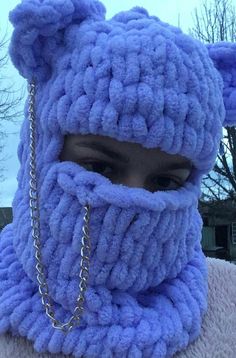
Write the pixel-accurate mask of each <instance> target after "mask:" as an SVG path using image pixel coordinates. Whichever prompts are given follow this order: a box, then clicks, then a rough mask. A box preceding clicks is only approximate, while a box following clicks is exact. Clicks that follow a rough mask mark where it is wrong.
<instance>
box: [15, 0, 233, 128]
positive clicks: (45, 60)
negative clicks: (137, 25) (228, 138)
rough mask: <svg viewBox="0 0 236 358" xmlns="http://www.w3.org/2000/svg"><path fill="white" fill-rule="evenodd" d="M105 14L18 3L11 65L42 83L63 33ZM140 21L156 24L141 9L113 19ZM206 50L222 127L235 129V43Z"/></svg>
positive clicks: (56, 2)
mask: <svg viewBox="0 0 236 358" xmlns="http://www.w3.org/2000/svg"><path fill="white" fill-rule="evenodd" d="M105 14H106V9H105V7H104V5H103V4H102V3H101V2H100V1H96V0H22V2H21V3H20V4H19V5H17V6H16V8H15V9H14V10H12V11H11V12H10V14H9V19H10V21H11V23H12V24H13V26H14V31H13V35H12V39H11V43H10V47H9V53H10V56H11V59H12V62H13V63H14V65H15V67H16V68H17V69H18V70H19V72H20V74H21V75H22V76H23V77H25V78H26V79H27V80H29V81H30V80H31V79H32V78H35V79H36V81H39V82H40V81H46V80H47V79H48V78H49V77H50V73H51V65H52V63H53V60H54V56H55V52H56V51H57V50H58V48H59V47H60V46H62V45H63V42H64V38H65V33H66V29H68V27H69V26H71V25H79V24H80V23H82V22H83V21H84V20H92V21H93V20H94V21H97V20H105ZM142 18H155V19H156V20H158V21H160V20H159V19H158V18H156V17H150V16H149V14H148V12H147V11H146V10H145V9H143V8H141V7H135V8H133V9H131V10H130V11H129V12H123V13H122V12H121V13H120V14H118V15H116V16H115V17H114V18H113V19H115V20H116V21H119V22H123V23H127V22H128V21H129V20H136V19H142ZM163 25H164V26H165V27H168V25H167V24H163ZM171 29H172V30H174V32H175V33H176V36H182V33H181V32H180V31H179V30H178V29H177V28H174V27H171ZM200 46H202V45H200ZM206 47H207V49H208V53H209V56H210V58H211V59H212V61H213V63H214V65H215V67H216V69H217V70H218V72H219V73H220V74H221V77H222V79H223V87H224V89H223V97H224V104H225V109H226V116H225V121H224V123H223V126H225V127H226V126H233V125H236V43H230V42H219V43H215V44H208V45H206Z"/></svg>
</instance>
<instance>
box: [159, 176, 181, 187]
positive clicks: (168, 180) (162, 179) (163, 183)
mask: <svg viewBox="0 0 236 358" xmlns="http://www.w3.org/2000/svg"><path fill="white" fill-rule="evenodd" d="M152 185H153V187H154V188H155V190H175V189H178V188H180V187H181V186H182V185H183V182H182V180H181V179H180V178H173V177H170V176H164V175H158V176H156V177H154V178H153V179H152Z"/></svg>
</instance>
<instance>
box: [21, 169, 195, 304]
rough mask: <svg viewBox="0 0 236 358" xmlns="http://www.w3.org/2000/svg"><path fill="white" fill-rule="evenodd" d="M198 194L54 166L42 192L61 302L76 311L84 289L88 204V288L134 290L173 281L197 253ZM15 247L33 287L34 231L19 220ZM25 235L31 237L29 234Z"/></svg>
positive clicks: (44, 235)
mask: <svg viewBox="0 0 236 358" xmlns="http://www.w3.org/2000/svg"><path fill="white" fill-rule="evenodd" d="M197 192H198V189H197V188H196V187H195V186H194V184H193V183H191V182H188V183H186V185H185V187H183V188H181V189H180V190H179V191H177V192H175V191H172V192H168V193H164V192H163V193H161V192H156V193H149V192H148V191H146V190H142V189H135V188H133V189H131V188H127V187H125V186H123V185H113V184H112V183H111V182H110V181H109V180H108V179H106V178H105V177H103V176H101V175H100V174H97V173H91V172H87V171H86V170H84V169H83V168H81V167H80V166H78V165H77V164H74V163H60V164H54V165H52V167H51V168H50V170H49V171H48V173H47V174H46V176H45V178H44V181H43V184H42V189H41V191H40V202H41V206H40V215H41V241H42V257H43V261H44V265H45V267H47V272H48V279H47V280H48V283H49V287H50V291H51V292H52V294H53V298H54V300H55V301H56V302H59V303H60V304H61V305H62V306H64V307H65V308H66V309H68V308H70V309H71V310H72V308H73V306H74V305H75V301H76V298H77V296H78V292H79V286H78V284H79V278H78V273H79V271H80V260H81V254H80V252H81V237H82V227H83V224H84V222H83V217H84V205H85V204H89V205H90V206H91V215H90V222H89V230H90V237H91V266H90V273H89V286H90V287H95V286H100V285H101V286H104V287H106V288H107V289H108V290H111V291H112V290H121V291H127V290H128V291H130V292H132V293H133V294H135V295H136V293H137V292H140V291H145V290H147V289H149V288H151V287H156V286H158V285H159V284H160V283H161V282H162V281H163V280H164V279H165V278H167V277H168V278H169V279H172V278H174V277H176V276H177V275H178V274H179V273H180V272H181V270H182V269H183V268H184V267H185V265H186V264H187V263H188V262H189V260H191V259H192V258H193V256H194V253H195V250H196V249H197V248H199V244H200V238H201V223H202V222H201V219H200V216H199V213H198V211H197V197H198V196H197ZM18 219H19V221H18V225H17V236H16V237H15V240H14V244H15V248H16V253H17V255H18V257H19V260H20V262H21V264H22V266H23V268H24V270H25V272H27V274H28V275H29V277H30V278H31V279H32V281H34V282H36V277H35V263H34V260H32V245H31V237H30V236H31V235H30V234H31V229H30V222H29V223H28V225H27V226H28V229H26V224H24V225H23V221H25V215H23V216H21V217H19V218H18ZM26 232H27V233H28V235H29V236H28V235H25V234H26Z"/></svg>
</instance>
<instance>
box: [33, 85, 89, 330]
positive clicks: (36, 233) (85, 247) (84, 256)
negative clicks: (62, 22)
mask: <svg viewBox="0 0 236 358" xmlns="http://www.w3.org/2000/svg"><path fill="white" fill-rule="evenodd" d="M35 92H36V85H35V83H34V81H32V82H31V83H28V93H29V111H28V113H29V122H30V190H29V196H30V216H31V227H32V238H33V245H34V248H35V259H36V266H35V267H36V271H37V281H38V285H39V293H40V296H41V301H42V304H43V306H44V308H45V312H46V315H47V316H48V317H49V319H50V320H51V322H52V326H53V327H54V328H55V329H59V330H62V331H63V332H65V333H68V332H69V331H71V329H72V328H73V326H74V325H75V324H76V323H77V324H79V323H80V319H81V315H82V313H83V310H84V301H85V297H84V296H85V291H86V289H87V281H88V277H89V264H90V251H91V244H90V237H89V218H90V205H88V204H87V205H85V206H84V209H85V215H84V218H83V219H84V225H83V228H82V231H83V236H82V240H81V241H82V245H81V261H80V273H79V277H80V283H79V287H80V293H79V296H78V298H77V300H76V307H75V309H74V312H73V315H72V316H71V318H70V319H69V321H68V322H66V323H61V322H59V321H58V320H57V319H56V318H55V311H54V308H53V304H52V299H51V297H50V295H49V289H48V284H47V282H46V275H45V270H44V266H43V263H42V254H41V243H40V215H39V197H38V191H37V177H36V115H35Z"/></svg>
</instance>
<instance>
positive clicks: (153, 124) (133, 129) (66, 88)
mask: <svg viewBox="0 0 236 358" xmlns="http://www.w3.org/2000/svg"><path fill="white" fill-rule="evenodd" d="M39 3H40V5H39ZM85 4H86V5H85ZM91 4H92V3H91V1H89V2H85V1H80V0H66V1H64V0H63V1H56V0H50V1H49V0H45V1H40V2H39V1H35V0H33V1H28V0H25V1H24V2H23V3H22V5H19V6H18V8H17V9H16V10H14V11H13V12H12V13H11V16H10V20H11V21H12V22H13V25H14V26H15V30H14V33H13V38H12V42H11V46H10V54H11V57H12V59H13V62H14V64H15V65H16V66H17V68H18V69H19V71H20V73H21V74H22V75H23V76H25V77H26V78H27V79H31V78H32V77H35V78H36V80H37V83H39V85H40V87H39V88H38V102H37V107H38V119H39V120H40V122H41V126H42V129H43V130H44V131H46V132H47V133H51V132H52V133H54V134H55V133H60V134H65V133H68V132H69V133H82V134H86V133H93V134H100V135H107V136H111V137H115V138H116V139H119V140H127V141H130V142H136V143H141V144H142V145H143V146H145V147H148V148H150V147H153V148H155V147H160V148H161V149H162V150H163V151H166V152H168V153H171V154H172V153H173V154H174V153H178V154H181V155H183V156H186V157H187V158H189V159H191V160H192V162H193V163H194V165H195V166H196V167H197V168H199V169H201V170H203V171H208V170H209V169H210V168H211V167H212V166H213V164H214V161H215V156H216V152H217V149H218V145H219V141H220V138H221V135H222V133H221V132H222V131H221V129H222V122H223V120H224V114H225V111H224V106H223V99H222V80H221V78H220V76H219V74H218V72H217V71H216V69H215V67H214V66H213V63H212V61H211V60H210V58H209V56H208V52H207V49H206V47H205V46H203V45H202V44H201V43H200V42H198V41H196V40H193V39H191V38H190V37H188V36H186V35H184V34H183V33H182V32H181V31H180V29H178V28H175V27H173V26H170V25H167V24H164V23H163V22H161V21H160V20H159V19H158V18H156V17H151V16H149V15H148V13H147V12H146V10H144V9H142V8H134V9H133V10H131V11H128V12H123V13H120V14H118V15H116V16H115V17H114V18H113V19H111V20H110V21H105V20H103V19H102V17H103V16H104V13H103V8H102V7H101V9H100V7H99V6H97V8H98V9H100V10H101V11H100V18H101V19H99V20H95V19H93V18H92V14H93V16H95V15H96V16H97V17H99V14H98V13H97V12H95V11H94V7H95V5H94V6H92V5H91ZM96 4H97V3H96ZM85 8H86V10H85ZM91 12H92V14H90V13H91ZM82 15H84V16H82ZM89 15H90V16H89ZM86 16H88V17H89V18H88V19H87V20H85V18H86ZM82 19H84V21H82V23H80V21H81V20H82ZM45 145H46V146H47V145H48V143H46V142H45Z"/></svg>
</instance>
